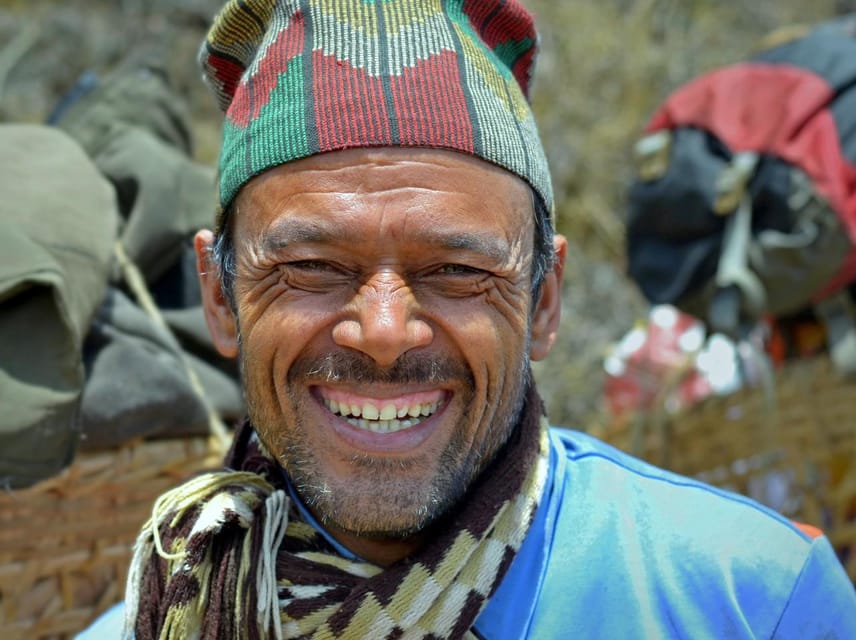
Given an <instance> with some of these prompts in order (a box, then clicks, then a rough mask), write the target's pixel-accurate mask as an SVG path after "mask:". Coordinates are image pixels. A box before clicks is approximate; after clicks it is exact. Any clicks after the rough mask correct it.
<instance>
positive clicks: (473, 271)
mask: <svg viewBox="0 0 856 640" xmlns="http://www.w3.org/2000/svg"><path fill="white" fill-rule="evenodd" d="M437 273H439V274H440V275H444V276H474V275H480V274H482V273H484V271H482V270H481V269H477V268H475V267H470V266H468V265H465V264H451V263H450V264H444V265H442V266H441V267H440V268H439V269H437Z"/></svg>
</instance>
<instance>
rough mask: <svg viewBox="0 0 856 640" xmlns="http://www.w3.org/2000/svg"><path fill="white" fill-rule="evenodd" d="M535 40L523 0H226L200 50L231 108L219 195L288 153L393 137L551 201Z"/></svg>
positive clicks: (389, 142) (229, 195) (212, 82)
mask: <svg viewBox="0 0 856 640" xmlns="http://www.w3.org/2000/svg"><path fill="white" fill-rule="evenodd" d="M536 45H537V35H536V32H535V27H534V23H533V20H532V16H531V15H530V14H529V13H528V11H527V10H526V9H525V8H524V7H523V6H522V5H521V4H520V2H519V1H518V0H230V1H229V3H228V4H227V5H226V6H225V7H224V8H223V10H222V11H221V12H220V14H219V15H218V16H217V18H216V19H215V22H214V25H213V26H212V28H211V30H210V31H209V33H208V37H207V39H206V41H205V42H204V43H203V45H202V48H201V50H200V54H199V59H200V64H201V65H202V68H203V71H204V74H205V79H206V82H207V83H208V84H209V86H210V87H211V88H212V89H213V91H214V93H215V95H216V97H217V99H218V102H219V104H220V107H221V108H222V109H223V111H225V114H226V117H225V122H224V125H223V145H222V148H221V153H220V202H221V205H222V206H223V208H225V207H226V206H227V205H228V204H229V203H230V202H231V201H232V200H233V198H234V197H235V195H236V194H237V193H238V191H239V190H240V188H241V187H242V186H243V185H244V184H245V183H246V182H247V181H248V180H250V179H251V178H252V177H253V176H255V175H257V174H259V173H261V172H263V171H265V170H266V169H269V168H271V167H274V166H277V165H280V164H283V163H285V162H289V161H291V160H296V159H298V158H304V157H307V156H311V155H314V154H317V153H324V152H328V151H335V150H340V149H349V148H355V147H383V146H399V147H433V148H440V149H450V150H454V151H460V152H463V153H467V154H471V155H474V156H477V157H480V158H482V159H484V160H487V161H489V162H492V163H494V164H497V165H499V166H501V167H504V168H506V169H507V170H509V171H511V172H512V173H515V174H517V175H518V176H520V177H521V178H523V179H524V180H526V181H527V182H528V183H529V184H530V185H531V186H532V187H533V188H534V190H535V192H536V193H538V194H539V195H540V197H541V198H542V200H543V202H544V204H545V206H546V207H547V209H548V210H549V211H552V209H553V193H552V186H551V184H550V174H549V168H548V166H547V160H546V157H545V154H544V150H543V148H542V146H541V141H540V139H539V136H538V131H537V128H536V125H535V121H534V118H533V115H532V111H531V109H530V107H529V94H528V91H529V84H530V80H531V77H532V69H533V64H534V59H535V52H536Z"/></svg>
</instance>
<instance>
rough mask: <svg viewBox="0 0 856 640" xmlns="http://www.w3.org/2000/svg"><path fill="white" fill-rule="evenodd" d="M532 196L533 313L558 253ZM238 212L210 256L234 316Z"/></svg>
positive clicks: (224, 219)
mask: <svg viewBox="0 0 856 640" xmlns="http://www.w3.org/2000/svg"><path fill="white" fill-rule="evenodd" d="M531 194H532V204H533V209H534V215H535V220H534V222H535V224H534V225H533V226H534V234H533V244H532V267H531V268H532V274H531V275H532V310H534V309H535V305H536V304H537V303H538V296H539V295H540V293H541V285H543V284H544V278H545V277H546V276H547V274H548V273H549V272H550V271H551V270H552V268H553V264H554V262H555V259H556V253H555V250H554V249H553V235H554V230H553V221H552V219H551V216H550V211H549V210H548V209H547V206H546V205H545V204H544V201H543V199H542V198H541V196H540V195H538V193H537V192H536V191H535V190H534V189H531ZM237 209H238V207H237V204H236V203H235V200H233V201H232V202H231V203H230V204H229V205H228V206H227V207H226V208H225V209H224V210H223V212H222V215H221V216H220V223H219V225H218V227H217V230H216V232H215V238H214V246H213V247H212V248H211V255H210V258H211V259H212V260H213V262H214V265H215V267H216V269H217V275H218V276H219V278H220V285H221V287H222V290H223V296H224V297H225V298H226V301H227V302H228V304H229V307H230V308H231V309H232V313H237V304H236V301H235V276H236V275H237V268H236V265H235V238H234V218H235V216H236V215H237V213H238V211H237Z"/></svg>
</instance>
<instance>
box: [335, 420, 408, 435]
mask: <svg viewBox="0 0 856 640" xmlns="http://www.w3.org/2000/svg"><path fill="white" fill-rule="evenodd" d="M345 420H347V421H348V422H349V423H350V424H352V425H353V426H355V427H357V428H358V429H365V430H366V431H373V432H375V433H390V432H394V431H401V430H402V429H409V428H410V427H412V426H414V425H416V424H419V423H420V422H422V421H421V420H417V419H413V420H361V419H359V418H345Z"/></svg>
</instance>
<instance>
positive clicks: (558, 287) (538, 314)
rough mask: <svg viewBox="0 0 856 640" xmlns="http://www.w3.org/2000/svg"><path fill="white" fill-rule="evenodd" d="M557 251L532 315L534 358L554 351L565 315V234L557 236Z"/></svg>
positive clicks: (530, 355)
mask: <svg viewBox="0 0 856 640" xmlns="http://www.w3.org/2000/svg"><path fill="white" fill-rule="evenodd" d="M553 250H554V251H555V259H554V261H553V269H552V270H551V271H550V272H549V273H547V275H546V276H545V277H544V282H543V283H542V284H541V291H540V294H539V297H538V302H537V304H536V306H535V310H534V312H533V314H532V339H531V342H530V345H529V358H530V359H531V360H543V359H544V358H546V357H547V354H549V353H550V350H551V349H552V348H553V343H554V342H555V341H556V332H557V331H558V330H559V320H561V317H562V274H563V273H564V272H565V255H566V253H567V250H568V241H567V239H566V238H565V236H563V235H560V234H556V235H555V236H554V238H553Z"/></svg>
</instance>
